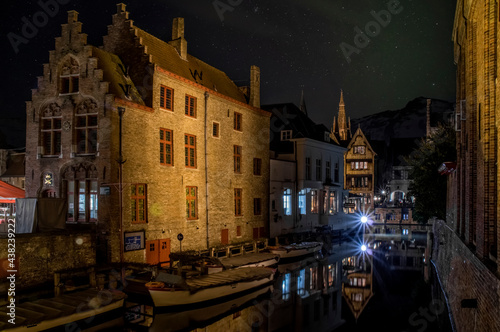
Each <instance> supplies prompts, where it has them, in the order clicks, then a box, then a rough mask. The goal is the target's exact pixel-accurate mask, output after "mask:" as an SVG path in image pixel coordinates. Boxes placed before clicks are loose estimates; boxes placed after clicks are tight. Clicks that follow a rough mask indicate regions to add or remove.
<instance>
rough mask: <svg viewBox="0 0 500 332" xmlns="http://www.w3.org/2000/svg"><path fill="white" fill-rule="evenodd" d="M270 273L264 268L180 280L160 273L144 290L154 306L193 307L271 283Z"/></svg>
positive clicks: (272, 271)
mask: <svg viewBox="0 0 500 332" xmlns="http://www.w3.org/2000/svg"><path fill="white" fill-rule="evenodd" d="M274 272H275V270H273V269H270V268H265V267H244V268H240V269H231V270H224V271H222V272H218V273H212V274H207V275H201V276H195V277H190V278H183V277H181V276H178V275H175V274H169V273H166V272H164V271H162V272H160V273H159V274H158V277H157V278H156V280H155V281H154V282H149V283H147V284H146V287H147V289H148V291H149V294H150V295H151V298H152V299H153V303H154V305H155V307H174V306H183V305H193V304H198V303H204V302H208V301H212V300H221V299H222V298H227V297H229V296H232V295H235V294H238V293H242V292H245V291H249V290H251V289H254V288H258V287H261V286H264V285H266V284H268V283H271V282H272V281H273V279H274Z"/></svg>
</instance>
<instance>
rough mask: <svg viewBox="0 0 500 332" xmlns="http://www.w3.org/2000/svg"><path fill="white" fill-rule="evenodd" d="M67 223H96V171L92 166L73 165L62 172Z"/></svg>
mask: <svg viewBox="0 0 500 332" xmlns="http://www.w3.org/2000/svg"><path fill="white" fill-rule="evenodd" d="M63 176H64V183H65V192H66V198H67V200H68V216H67V219H66V220H67V221H68V222H74V223H76V222H78V223H89V222H97V208H98V196H97V190H98V186H97V169H96V167H95V166H94V165H84V164H79V165H74V166H70V167H68V168H67V169H66V171H65V172H64V175H63Z"/></svg>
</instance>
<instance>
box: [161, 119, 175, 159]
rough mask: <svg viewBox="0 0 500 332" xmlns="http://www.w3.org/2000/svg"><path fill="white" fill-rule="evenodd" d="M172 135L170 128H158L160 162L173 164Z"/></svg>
mask: <svg viewBox="0 0 500 332" xmlns="http://www.w3.org/2000/svg"><path fill="white" fill-rule="evenodd" d="M173 142H174V136H173V133H172V130H169V129H163V128H160V164H162V165H168V166H173V165H174V146H173Z"/></svg>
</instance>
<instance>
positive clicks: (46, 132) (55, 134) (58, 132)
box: [40, 115, 62, 157]
mask: <svg viewBox="0 0 500 332" xmlns="http://www.w3.org/2000/svg"><path fill="white" fill-rule="evenodd" d="M55 120H59V128H55ZM46 121H50V128H48V129H47V128H44V126H45V123H46ZM40 133H41V144H42V152H43V153H42V156H45V157H48V156H60V155H61V153H62V115H55V116H54V115H51V116H43V115H42V117H41V124H40ZM47 136H50V138H49V139H50V151H49V153H48V152H47V151H45V150H46V149H45V148H46V145H45V141H46V137H47ZM58 140H59V144H57V141H58ZM57 146H59V151H58V150H57V148H56V147H57ZM57 152H58V153H57Z"/></svg>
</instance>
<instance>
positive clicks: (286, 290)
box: [281, 273, 292, 301]
mask: <svg viewBox="0 0 500 332" xmlns="http://www.w3.org/2000/svg"><path fill="white" fill-rule="evenodd" d="M291 279H292V275H291V274H290V273H287V274H285V275H284V276H283V281H282V282H281V298H282V299H283V300H284V301H286V300H288V299H290V282H291Z"/></svg>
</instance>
